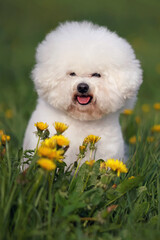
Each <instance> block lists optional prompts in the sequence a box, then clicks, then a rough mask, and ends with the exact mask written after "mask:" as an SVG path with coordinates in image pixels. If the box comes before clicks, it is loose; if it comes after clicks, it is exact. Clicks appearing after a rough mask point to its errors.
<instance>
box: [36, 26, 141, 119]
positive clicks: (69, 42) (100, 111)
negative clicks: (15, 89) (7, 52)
mask: <svg viewBox="0 0 160 240" xmlns="http://www.w3.org/2000/svg"><path fill="white" fill-rule="evenodd" d="M36 60H37V63H36V66H35V68H34V70H33V72H32V77H33V80H34V83H35V86H36V90H37V92H38V94H39V96H40V97H41V98H43V99H44V100H45V101H47V102H48V103H49V104H50V105H51V106H53V107H55V108H58V109H60V110H62V111H65V112H66V113H67V114H69V115H70V116H72V117H74V118H76V119H79V120H95V119H99V118H102V117H103V116H104V115H106V114H108V113H111V112H116V111H120V110H122V109H123V108H126V107H131V106H133V105H134V102H135V99H136V95H137V91H138V89H139V86H140V85H141V83H142V70H141V68H140V63H139V61H138V60H137V59H136V58H135V54H134V51H133V49H132V48H131V46H130V45H129V43H127V42H126V40H124V39H122V38H120V37H118V35H117V34H116V33H113V32H110V31H109V30H108V29H107V28H105V27H99V26H97V25H93V24H92V23H89V22H66V23H64V24H62V25H60V26H59V27H58V28H57V29H56V30H55V31H52V32H51V33H49V34H48V35H47V37H46V39H45V40H44V41H43V42H42V43H41V44H40V45H39V46H38V48H37V54H36Z"/></svg>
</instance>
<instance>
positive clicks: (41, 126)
mask: <svg viewBox="0 0 160 240" xmlns="http://www.w3.org/2000/svg"><path fill="white" fill-rule="evenodd" d="M34 126H35V127H36V128H37V129H38V130H40V131H44V130H45V129H47V128H48V124H47V123H43V122H37V123H35V124H34Z"/></svg>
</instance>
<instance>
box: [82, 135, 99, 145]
mask: <svg viewBox="0 0 160 240" xmlns="http://www.w3.org/2000/svg"><path fill="white" fill-rule="evenodd" d="M100 139H101V138H100V137H98V136H95V135H88V136H87V137H86V138H85V139H84V141H83V142H84V144H86V143H92V144H95V143H97V142H98V141H99V140H100Z"/></svg>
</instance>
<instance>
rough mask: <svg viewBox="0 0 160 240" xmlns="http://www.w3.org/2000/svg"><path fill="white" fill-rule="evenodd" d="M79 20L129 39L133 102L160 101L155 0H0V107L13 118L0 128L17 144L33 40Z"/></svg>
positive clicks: (158, 4) (29, 96) (159, 12)
mask: <svg viewBox="0 0 160 240" xmlns="http://www.w3.org/2000/svg"><path fill="white" fill-rule="evenodd" d="M84 19H85V20H90V21H93V22H94V23H97V24H99V25H104V26H107V27H108V28H109V29H110V30H112V31H115V32H117V33H118V34H119V35H120V36H121V37H123V38H126V39H127V40H128V41H129V42H130V43H131V44H132V46H133V48H134V50H135V53H136V55H137V58H138V59H140V61H141V64H142V68H143V70H144V75H143V76H144V83H143V85H142V87H141V89H140V92H139V98H138V104H142V103H149V104H153V103H154V102H159V101H160V1H159V0H152V1H151V0H99V1H98V0H97V1H96V0H52V1H51V0H32V1H31V0H28V1H26V0H25V1H24V0H12V1H11V0H0V104H1V105H0V107H1V112H2V110H6V109H8V108H9V109H12V111H13V117H14V118H13V119H10V120H5V121H4V120H1V122H0V128H2V127H3V128H4V127H5V128H6V129H7V131H10V130H11V131H12V132H13V134H14V133H15V135H14V136H16V137H15V139H16V141H17V143H19V144H20V143H21V141H22V138H23V134H24V130H25V127H26V124H27V122H28V119H29V116H30V114H31V112H32V111H33V109H34V107H35V104H36V93H35V91H34V86H33V84H32V81H31V79H30V72H31V70H32V68H33V65H34V61H35V60H34V56H35V48H36V46H37V44H38V43H39V42H40V41H41V40H42V39H44V37H45V35H46V34H47V33H48V32H50V31H51V30H52V29H53V28H55V27H56V26H57V25H58V23H60V22H64V21H66V20H84ZM1 115H2V114H1Z"/></svg>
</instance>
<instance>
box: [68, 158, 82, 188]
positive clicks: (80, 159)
mask: <svg viewBox="0 0 160 240" xmlns="http://www.w3.org/2000/svg"><path fill="white" fill-rule="evenodd" d="M81 161H82V157H80V158H79V163H78V166H77V168H76V170H75V173H74V175H73V178H72V181H71V183H70V185H69V188H68V190H70V189H71V186H72V184H73V181H74V179H75V177H76V174H77V171H78V169H79V166H80V164H81Z"/></svg>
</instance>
